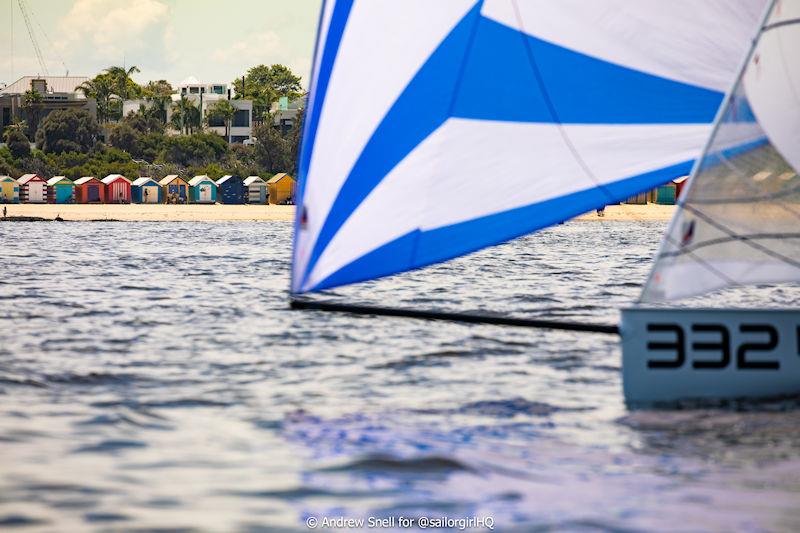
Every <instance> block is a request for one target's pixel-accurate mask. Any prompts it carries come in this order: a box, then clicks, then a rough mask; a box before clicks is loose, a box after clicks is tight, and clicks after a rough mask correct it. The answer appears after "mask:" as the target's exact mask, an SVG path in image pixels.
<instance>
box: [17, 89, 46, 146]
mask: <svg viewBox="0 0 800 533" xmlns="http://www.w3.org/2000/svg"><path fill="white" fill-rule="evenodd" d="M43 100H44V97H43V96H42V93H40V92H39V91H37V90H36V89H29V90H27V91H25V94H24V95H23V97H22V109H24V110H25V116H26V117H27V123H28V126H29V128H28V135H35V134H36V129H37V128H38V127H39V114H40V113H41V111H42V101H43Z"/></svg>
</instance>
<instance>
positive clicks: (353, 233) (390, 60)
mask: <svg viewBox="0 0 800 533" xmlns="http://www.w3.org/2000/svg"><path fill="white" fill-rule="evenodd" d="M763 10H764V1H763V0H739V1H731V0H706V1H703V2H697V1H695V0H678V1H670V2H664V1H662V0H637V1H625V0H597V1H592V2H586V1H582V0H559V1H552V0H487V1H477V2H476V1H474V0H448V1H446V2H430V1H427V0H403V1H402V2H399V1H394V0H338V1H335V2H334V1H328V2H326V3H325V7H324V9H323V13H322V17H321V23H320V31H319V35H318V44H317V48H316V55H315V60H314V68H313V73H312V83H311V87H310V94H309V103H308V110H307V115H306V125H305V131H304V136H303V145H302V148H301V159H300V165H299V180H300V185H299V191H298V199H297V200H298V215H297V217H298V218H297V228H296V234H295V246H294V256H293V266H292V291H293V292H295V293H299V292H306V291H314V290H321V289H325V288H329V287H334V286H337V285H343V284H346V283H352V282H356V281H361V280H367V279H372V278H376V277H380V276H385V275H389V274H393V273H397V272H402V271H405V270H409V269H412V268H417V267H421V266H425V265H428V264H431V263H435V262H438V261H444V260H447V259H450V258H452V257H456V256H459V255H462V254H465V253H469V252H471V251H474V250H477V249H479V248H482V247H485V246H489V245H492V244H496V243H499V242H503V241H505V240H508V239H511V238H514V237H517V236H519V235H523V234H525V233H528V232H531V231H535V230H537V229H539V228H542V227H546V226H548V225H551V224H555V223H558V222H560V221H563V220H566V219H568V218H571V217H573V216H576V215H578V214H580V213H583V212H585V211H587V210H590V209H593V208H595V207H600V206H602V205H605V204H609V203H615V202H618V201H620V200H622V199H624V198H626V197H628V196H631V195H632V194H635V193H637V192H639V191H643V190H647V189H650V188H652V187H654V186H656V185H658V184H660V183H663V182H666V181H669V180H670V179H672V178H675V177H678V176H681V175H685V174H687V173H688V171H689V170H690V168H691V165H692V164H693V161H694V160H695V159H696V158H697V157H698V156H699V154H700V152H701V150H702V146H703V144H704V143H705V140H706V139H707V138H708V135H709V133H710V129H711V123H712V122H713V118H714V115H715V113H716V110H717V109H718V108H719V105H720V104H721V102H722V100H723V97H724V93H725V91H726V89H727V88H728V87H729V86H730V84H731V83H732V80H733V78H734V77H735V73H736V68H737V64H739V63H740V62H741V57H742V56H743V55H744V54H745V52H746V51H747V49H748V47H749V39H750V37H752V35H753V32H754V29H755V28H754V26H756V25H757V21H758V20H759V16H760V15H761V13H762V12H763ZM746 126H747V127H744V128H741V129H740V130H736V131H733V130H731V132H730V133H731V137H730V139H728V141H729V142H730V143H731V145H732V146H735V145H737V144H741V143H742V142H745V141H748V140H752V135H753V134H754V129H753V128H750V127H749V125H746ZM755 134H756V135H758V134H759V132H758V131H755Z"/></svg>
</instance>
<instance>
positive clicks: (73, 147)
mask: <svg viewBox="0 0 800 533" xmlns="http://www.w3.org/2000/svg"><path fill="white" fill-rule="evenodd" d="M99 138H100V126H98V124H97V121H96V120H95V119H94V117H93V116H92V115H91V114H90V113H89V112H88V111H85V110H83V109H80V110H74V109H66V110H56V111H53V112H51V113H50V114H49V115H47V117H45V119H44V120H42V123H41V125H40V126H39V129H38V130H37V132H36V147H37V148H39V149H40V150H43V151H45V152H48V153H49V152H55V153H61V152H88V151H90V150H93V149H94V148H95V146H96V145H97V142H98V140H99Z"/></svg>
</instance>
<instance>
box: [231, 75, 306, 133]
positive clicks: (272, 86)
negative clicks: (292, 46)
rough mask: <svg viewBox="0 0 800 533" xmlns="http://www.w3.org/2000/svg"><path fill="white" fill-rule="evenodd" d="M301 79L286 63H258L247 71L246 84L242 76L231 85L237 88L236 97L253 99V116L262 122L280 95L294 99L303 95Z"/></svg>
mask: <svg viewBox="0 0 800 533" xmlns="http://www.w3.org/2000/svg"><path fill="white" fill-rule="evenodd" d="M300 80H301V78H300V76H295V74H294V73H293V72H292V71H291V69H290V68H289V67H286V66H284V65H272V66H270V67H268V66H267V65H258V66H255V67H252V68H250V69H249V70H248V71H247V74H246V75H245V79H244V86H242V79H241V78H238V79H236V80H234V81H233V83H232V84H231V85H233V87H234V88H235V89H236V96H235V98H236V99H239V98H244V99H248V100H252V101H253V117H254V118H255V120H256V121H257V122H262V121H263V120H264V119H265V116H266V114H267V113H269V110H270V108H271V107H272V103H273V102H275V101H276V100H277V99H278V98H279V97H281V96H286V97H288V98H289V99H290V100H294V99H295V98H298V97H299V96H300V95H301V90H302V86H301V85H300Z"/></svg>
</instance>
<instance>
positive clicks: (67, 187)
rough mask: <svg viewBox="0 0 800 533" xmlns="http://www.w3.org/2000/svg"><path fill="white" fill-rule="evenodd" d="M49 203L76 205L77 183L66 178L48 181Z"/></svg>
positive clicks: (57, 177)
mask: <svg viewBox="0 0 800 533" xmlns="http://www.w3.org/2000/svg"><path fill="white" fill-rule="evenodd" d="M47 202H48V203H51V204H73V203H75V183H73V181H72V180H71V179H69V178H67V177H66V176H53V177H52V178H50V179H49V180H47Z"/></svg>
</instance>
